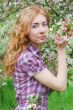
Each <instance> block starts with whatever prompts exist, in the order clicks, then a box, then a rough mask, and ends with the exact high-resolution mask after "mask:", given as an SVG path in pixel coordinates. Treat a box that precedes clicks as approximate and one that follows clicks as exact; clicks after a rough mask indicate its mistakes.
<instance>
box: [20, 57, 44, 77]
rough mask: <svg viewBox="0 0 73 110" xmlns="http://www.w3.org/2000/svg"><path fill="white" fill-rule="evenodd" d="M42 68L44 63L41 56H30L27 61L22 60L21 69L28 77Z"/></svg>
mask: <svg viewBox="0 0 73 110" xmlns="http://www.w3.org/2000/svg"><path fill="white" fill-rule="evenodd" d="M44 68H45V64H44V62H43V60H42V59H41V58H39V59H37V58H36V57H34V58H32V57H31V58H30V59H29V60H28V61H27V62H25V61H24V64H23V65H22V70H23V71H24V72H25V73H27V74H28V75H29V76H30V77H32V76H33V75H35V74H36V73H39V72H41V71H42V70H43V69H44Z"/></svg>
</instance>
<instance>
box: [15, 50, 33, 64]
mask: <svg viewBox="0 0 73 110" xmlns="http://www.w3.org/2000/svg"><path fill="white" fill-rule="evenodd" d="M32 58H33V55H32V53H31V52H30V51H28V50H26V51H24V52H22V53H21V54H20V56H19V57H18V59H17V63H20V64H21V63H27V62H28V61H29V60H30V59H31V60H32Z"/></svg>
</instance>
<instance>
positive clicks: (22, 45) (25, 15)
mask: <svg viewBox="0 0 73 110" xmlns="http://www.w3.org/2000/svg"><path fill="white" fill-rule="evenodd" d="M37 14H42V15H44V16H45V17H46V19H47V22H48V23H49V20H50V17H49V14H48V13H47V12H46V11H45V10H43V9H42V7H39V6H36V5H34V6H29V7H26V8H25V9H23V10H22V11H21V13H20V15H19V17H18V19H17V21H16V23H15V25H14V27H13V29H12V32H11V35H10V41H9V44H8V46H7V49H6V53H5V56H4V74H5V75H11V74H12V73H13V71H14V66H15V64H16V61H17V58H18V56H19V55H20V54H21V52H23V51H24V50H25V49H26V48H27V46H28V44H29V40H28V33H29V29H30V26H31V23H32V20H33V19H34V17H35V16H36V15H37Z"/></svg>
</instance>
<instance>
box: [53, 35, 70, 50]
mask: <svg viewBox="0 0 73 110" xmlns="http://www.w3.org/2000/svg"><path fill="white" fill-rule="evenodd" d="M54 40H55V43H56V44H57V47H58V48H65V47H66V45H67V44H68V40H69V37H68V36H63V37H61V36H60V35H57V36H55V38H54Z"/></svg>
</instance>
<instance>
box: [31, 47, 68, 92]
mask: <svg viewBox="0 0 73 110" xmlns="http://www.w3.org/2000/svg"><path fill="white" fill-rule="evenodd" d="M62 46H63V45H62ZM62 46H59V47H58V73H57V76H54V75H53V74H52V73H51V72H50V71H49V70H48V69H46V68H45V69H44V70H43V71H41V72H40V73H37V74H35V75H34V76H33V77H34V78H35V79H36V80H38V81H39V82H40V83H42V84H44V85H45V86H47V87H48V88H51V89H54V90H58V91H64V90H65V89H66V86H67V64H66V55H65V49H64V46H63V47H62Z"/></svg>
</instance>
